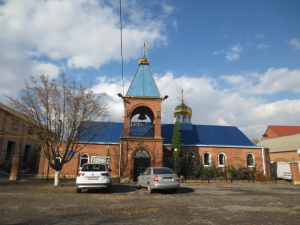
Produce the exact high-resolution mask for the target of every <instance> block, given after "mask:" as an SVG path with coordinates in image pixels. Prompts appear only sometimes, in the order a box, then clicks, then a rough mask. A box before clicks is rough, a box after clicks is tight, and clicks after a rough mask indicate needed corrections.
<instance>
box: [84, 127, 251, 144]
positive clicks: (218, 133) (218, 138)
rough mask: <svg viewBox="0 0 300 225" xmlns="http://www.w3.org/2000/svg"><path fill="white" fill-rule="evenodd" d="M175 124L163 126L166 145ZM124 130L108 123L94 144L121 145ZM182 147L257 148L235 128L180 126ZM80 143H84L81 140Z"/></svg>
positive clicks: (162, 132) (170, 141)
mask: <svg viewBox="0 0 300 225" xmlns="http://www.w3.org/2000/svg"><path fill="white" fill-rule="evenodd" d="M173 129H174V124H162V125H161V136H162V138H164V144H165V145H170V144H172V135H173ZM123 130H124V124H123V123H114V122H111V123H108V126H107V127H105V128H104V129H103V130H102V132H101V135H100V136H97V137H95V138H94V140H93V141H92V142H93V143H120V137H121V136H122V132H123ZM180 132H181V139H182V145H203V146H232V147H234V146H236V147H257V145H256V144H255V143H254V142H252V141H251V140H250V139H249V138H248V137H247V136H246V135H245V134H244V133H243V132H242V131H240V130H239V129H238V128H237V127H234V126H214V125H193V124H180ZM80 141H84V140H82V139H80Z"/></svg>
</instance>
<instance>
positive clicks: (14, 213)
mask: <svg viewBox="0 0 300 225" xmlns="http://www.w3.org/2000/svg"><path fill="white" fill-rule="evenodd" d="M61 184H62V186H61V187H57V188H55V187H53V182H52V181H48V182H47V181H41V180H40V181H36V180H33V181H30V180H25V181H22V180H21V181H17V182H9V181H3V180H2V181H0V199H1V204H0V211H1V218H0V224H299V221H300V186H293V185H291V184H290V183H284V184H277V185H266V184H257V183H255V184H252V183H250V184H249V183H244V184H238V183H234V184H181V188H180V190H179V191H178V193H176V194H170V193H168V192H156V193H153V194H148V192H147V191H146V189H137V188H136V186H135V184H118V183H114V184H113V187H112V189H111V192H110V193H105V192H103V191H95V190H93V191H83V193H80V194H76V193H75V181H74V180H68V181H62V182H61Z"/></svg>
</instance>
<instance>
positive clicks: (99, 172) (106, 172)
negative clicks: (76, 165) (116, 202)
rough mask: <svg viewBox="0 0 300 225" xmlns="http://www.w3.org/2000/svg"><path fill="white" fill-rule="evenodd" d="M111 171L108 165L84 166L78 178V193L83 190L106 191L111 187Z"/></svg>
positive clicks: (91, 164)
mask: <svg viewBox="0 0 300 225" xmlns="http://www.w3.org/2000/svg"><path fill="white" fill-rule="evenodd" d="M110 171H111V170H110V169H108V168H107V166H106V164H99V163H86V164H84V165H83V166H82V168H81V170H80V172H79V173H78V175H77V178H76V192H77V193H80V192H81V189H102V188H104V189H106V190H107V191H109V188H110V186H111V179H110Z"/></svg>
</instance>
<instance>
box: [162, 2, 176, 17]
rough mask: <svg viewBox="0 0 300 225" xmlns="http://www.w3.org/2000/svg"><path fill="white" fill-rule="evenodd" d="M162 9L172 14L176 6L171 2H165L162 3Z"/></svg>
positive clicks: (167, 13)
mask: <svg viewBox="0 0 300 225" xmlns="http://www.w3.org/2000/svg"><path fill="white" fill-rule="evenodd" d="M162 9H163V12H164V14H165V15H170V14H171V13H173V12H174V10H175V8H174V7H173V6H171V5H170V4H167V3H165V2H163V3H162Z"/></svg>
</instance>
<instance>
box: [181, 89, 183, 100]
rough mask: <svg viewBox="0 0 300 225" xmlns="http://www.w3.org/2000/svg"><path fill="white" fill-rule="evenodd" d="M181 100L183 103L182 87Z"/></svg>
mask: <svg viewBox="0 0 300 225" xmlns="http://www.w3.org/2000/svg"><path fill="white" fill-rule="evenodd" d="M181 102H182V103H183V89H181Z"/></svg>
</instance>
